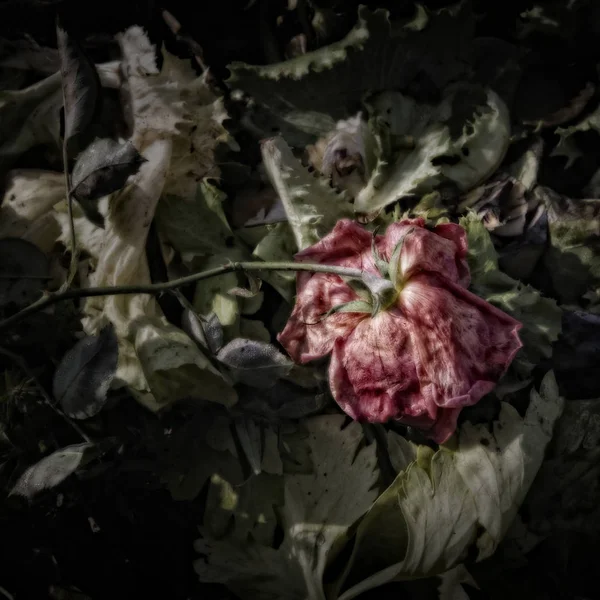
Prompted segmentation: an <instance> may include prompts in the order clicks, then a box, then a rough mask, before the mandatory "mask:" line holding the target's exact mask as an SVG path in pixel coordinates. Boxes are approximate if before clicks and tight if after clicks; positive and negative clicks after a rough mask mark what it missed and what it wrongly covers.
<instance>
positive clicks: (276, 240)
mask: <svg viewBox="0 0 600 600" xmlns="http://www.w3.org/2000/svg"><path fill="white" fill-rule="evenodd" d="M297 251H298V249H297V246H296V240H295V239H294V233H293V231H292V228H291V227H290V225H289V223H278V224H277V225H275V226H273V227H272V228H271V229H270V230H269V232H268V233H267V234H266V235H265V237H264V238H263V239H262V240H261V241H260V242H259V243H258V244H257V246H256V248H254V252H253V253H252V254H253V255H254V256H255V257H256V258H260V259H261V260H263V261H265V262H271V261H273V262H277V261H289V260H292V257H293V256H294V254H295V253H296V252H297ZM262 277H263V279H264V280H265V281H266V282H268V283H269V284H271V285H272V286H273V287H274V288H275V289H276V290H277V291H278V292H279V293H280V294H281V295H282V296H283V297H284V298H285V299H286V300H287V301H288V302H292V301H293V298H294V289H295V286H294V282H295V281H296V274H295V273H293V272H291V271H281V272H279V273H278V272H277V271H270V272H265V273H263V275H262Z"/></svg>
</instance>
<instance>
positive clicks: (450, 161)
mask: <svg viewBox="0 0 600 600" xmlns="http://www.w3.org/2000/svg"><path fill="white" fill-rule="evenodd" d="M509 138H510V116H509V113H508V109H507V108H506V105H505V104H504V102H503V101H502V99H501V98H500V97H499V96H498V95H497V94H496V93H495V92H493V91H492V90H487V92H485V91H483V90H482V89H481V88H479V87H478V86H467V85H462V86H460V87H455V88H453V89H451V91H450V92H449V93H448V94H447V96H446V98H445V99H444V100H443V101H442V102H441V104H440V105H439V106H438V107H437V109H436V110H435V111H434V112H433V113H432V114H431V116H430V119H429V124H428V125H427V127H425V128H424V129H423V131H422V132H421V133H420V135H419V136H418V137H417V138H416V141H415V147H414V149H412V150H410V151H407V152H402V153H400V155H399V157H398V158H397V159H396V160H395V162H394V163H393V164H392V163H391V162H390V164H389V166H387V167H384V169H385V171H386V175H385V177H382V176H381V175H378V180H380V179H384V181H383V183H381V185H380V184H379V183H378V182H377V181H373V180H372V181H370V182H369V184H368V185H367V186H366V187H365V188H364V189H363V190H362V191H361V192H360V193H359V194H358V196H357V198H356V205H355V208H356V210H357V211H358V212H364V213H370V212H374V211H378V210H380V209H381V208H384V207H385V206H387V205H388V204H391V203H393V202H395V201H396V200H399V199H400V198H402V197H404V196H410V195H413V194H419V195H421V194H425V193H428V192H432V191H433V190H434V189H435V188H437V187H438V186H440V185H441V184H442V183H444V182H452V183H454V184H456V186H457V187H458V188H459V189H460V190H462V191H466V190H469V189H470V188H472V187H474V186H475V185H477V184H478V183H479V182H480V181H483V180H485V179H486V178H487V177H488V176H489V175H490V174H491V173H493V172H494V171H495V170H496V169H497V168H498V166H499V164H500V163H501V161H502V159H503V158H504V154H505V152H506V149H507V148H508V144H509Z"/></svg>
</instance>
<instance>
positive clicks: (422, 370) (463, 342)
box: [398, 273, 522, 408]
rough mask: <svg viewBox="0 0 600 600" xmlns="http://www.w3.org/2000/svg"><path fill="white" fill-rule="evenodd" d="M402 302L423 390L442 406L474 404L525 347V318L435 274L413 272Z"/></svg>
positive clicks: (399, 301)
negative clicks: (521, 335) (522, 335)
mask: <svg viewBox="0 0 600 600" xmlns="http://www.w3.org/2000/svg"><path fill="white" fill-rule="evenodd" d="M398 306H399V308H400V310H402V312H403V314H404V316H405V317H406V319H407V321H408V322H409V323H410V326H411V339H412V343H413V346H414V348H415V357H416V359H417V373H418V377H419V381H420V383H421V391H422V393H423V394H426V395H430V396H431V401H433V402H434V403H435V404H437V405H438V406H441V407H444V408H459V407H464V406H470V405H472V404H475V403H476V402H477V401H478V400H480V399H481V398H482V397H483V396H484V395H485V394H487V393H488V392H490V391H491V390H492V389H493V388H494V386H495V385H496V383H497V381H498V379H499V378H500V377H501V376H502V375H503V374H504V372H505V371H506V369H507V368H508V365H509V364H510V363H511V361H512V360H513V358H514V356H515V354H516V353H517V352H518V350H519V348H521V346H522V343H521V341H520V339H519V336H518V331H519V329H520V328H521V323H519V322H518V321H516V320H515V319H513V318H512V317H510V316H509V315H507V314H506V313H503V312H502V311H501V310H498V309H497V308H495V307H494V306H492V305H491V304H489V303H488V302H486V301H484V300H482V299H481V298H479V297H478V296H475V295H474V294H472V293H471V292H469V291H467V290H465V289H464V288H462V287H461V286H460V285H458V284H453V283H451V282H450V281H447V280H445V279H442V278H439V277H437V276H435V275H430V274H426V273H421V274H418V275H414V276H413V277H412V278H411V279H410V281H409V282H408V284H407V285H406V286H405V287H404V289H403V290H402V292H401V294H400V297H399V300H398Z"/></svg>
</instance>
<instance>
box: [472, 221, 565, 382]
mask: <svg viewBox="0 0 600 600" xmlns="http://www.w3.org/2000/svg"><path fill="white" fill-rule="evenodd" d="M460 224H461V226H462V227H464V228H465V230H466V232H467V240H468V244H469V253H468V256H467V260H468V263H469V268H470V271H471V289H472V291H473V292H474V293H476V294H477V295H478V296H481V297H482V298H484V299H485V300H487V301H488V302H490V303H491V304H493V305H494V306H497V307H498V308H500V309H501V310H503V311H505V312H507V313H508V314H510V315H512V316H513V317H514V318H515V319H518V320H519V321H521V323H523V328H522V329H521V331H520V332H519V336H520V338H521V341H522V342H523V348H521V350H519V353H518V354H517V356H516V358H515V360H514V362H513V365H512V367H511V368H513V367H514V368H515V369H516V370H517V371H518V373H519V374H520V375H521V376H527V375H528V374H529V373H530V372H531V371H532V369H533V368H534V367H535V366H536V365H538V364H539V362H540V361H541V360H542V359H544V358H549V357H550V356H552V343H553V342H555V341H556V340H557V339H558V336H559V334H560V331H561V327H562V311H561V309H560V308H559V307H558V306H557V304H556V302H555V301H554V300H552V299H550V298H544V297H543V296H542V295H541V294H540V293H539V292H538V291H537V290H536V289H535V288H533V287H531V286H529V285H524V284H523V283H521V282H519V281H517V280H515V279H513V278H512V277H510V276H508V275H506V273H503V272H502V271H500V270H499V269H498V256H497V254H496V250H495V249H494V244H493V242H492V240H491V238H490V234H489V233H488V231H487V229H486V228H485V226H484V225H483V223H482V222H481V221H480V220H479V219H478V218H477V217H476V216H475V215H473V214H472V213H469V214H468V215H467V216H465V217H462V218H461V219H460Z"/></svg>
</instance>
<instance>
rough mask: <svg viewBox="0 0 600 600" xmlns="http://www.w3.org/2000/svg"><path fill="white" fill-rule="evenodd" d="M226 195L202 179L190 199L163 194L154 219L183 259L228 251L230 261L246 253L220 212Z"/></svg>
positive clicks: (165, 237)
mask: <svg viewBox="0 0 600 600" xmlns="http://www.w3.org/2000/svg"><path fill="white" fill-rule="evenodd" d="M225 197H226V196H225V194H224V193H223V192H222V191H221V190H219V189H218V188H217V187H216V186H215V185H213V184H212V183H211V182H210V181H208V180H206V179H204V180H202V181H201V182H200V183H199V184H198V185H197V188H196V194H195V196H193V197H190V198H183V197H180V196H175V195H166V196H164V197H163V198H162V199H161V201H160V202H159V204H158V206H157V208H156V222H157V225H158V228H159V231H160V233H161V234H162V236H163V238H164V239H165V240H166V241H167V242H168V243H169V244H170V245H171V246H173V248H175V249H176V250H177V251H178V252H180V253H181V255H182V258H183V260H184V262H187V263H189V262H191V261H192V260H193V259H194V257H196V256H201V257H205V256H209V257H210V256H213V255H215V254H224V253H227V254H228V255H229V257H230V259H231V260H240V259H241V258H242V257H243V256H245V250H244V248H243V245H242V244H240V242H239V241H238V240H237V238H236V237H235V236H234V234H233V232H232V231H231V228H230V227H229V224H228V222H227V218H226V217H225V214H224V212H223V201H224V200H225Z"/></svg>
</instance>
